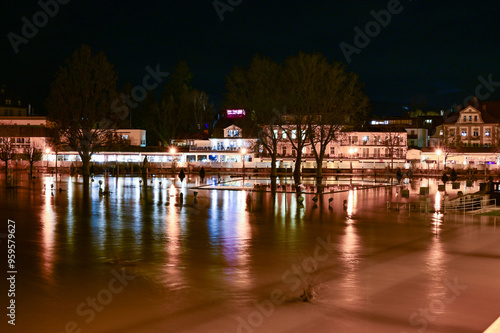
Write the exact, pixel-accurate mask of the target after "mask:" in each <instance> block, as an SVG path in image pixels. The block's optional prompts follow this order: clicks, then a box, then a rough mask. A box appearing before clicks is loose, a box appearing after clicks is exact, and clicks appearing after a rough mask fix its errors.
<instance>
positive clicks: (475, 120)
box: [463, 116, 477, 122]
mask: <svg viewBox="0 0 500 333" xmlns="http://www.w3.org/2000/svg"><path fill="white" fill-rule="evenodd" d="M463 121H464V122H467V116H464V118H463ZM469 122H472V116H469ZM474 122H477V116H474Z"/></svg>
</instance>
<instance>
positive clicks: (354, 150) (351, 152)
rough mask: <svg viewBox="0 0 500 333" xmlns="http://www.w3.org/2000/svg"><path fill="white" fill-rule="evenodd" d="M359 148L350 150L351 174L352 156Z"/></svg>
mask: <svg viewBox="0 0 500 333" xmlns="http://www.w3.org/2000/svg"><path fill="white" fill-rule="evenodd" d="M357 152H358V148H349V155H350V162H351V172H352V154H354V153H357Z"/></svg>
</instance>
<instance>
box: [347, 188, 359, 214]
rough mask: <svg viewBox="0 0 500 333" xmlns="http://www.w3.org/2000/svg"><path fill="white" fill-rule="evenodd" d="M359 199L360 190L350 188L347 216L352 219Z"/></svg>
mask: <svg viewBox="0 0 500 333" xmlns="http://www.w3.org/2000/svg"><path fill="white" fill-rule="evenodd" d="M357 200H358V191H357V189H356V188H354V190H349V196H348V197H347V218H348V219H350V218H351V217H352V215H353V213H354V207H355V206H356V203H357Z"/></svg>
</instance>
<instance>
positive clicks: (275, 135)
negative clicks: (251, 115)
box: [273, 130, 278, 138]
mask: <svg viewBox="0 0 500 333" xmlns="http://www.w3.org/2000/svg"><path fill="white" fill-rule="evenodd" d="M273 134H274V137H275V138H277V137H278V130H273Z"/></svg>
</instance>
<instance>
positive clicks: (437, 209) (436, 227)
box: [431, 191, 444, 234]
mask: <svg viewBox="0 0 500 333" xmlns="http://www.w3.org/2000/svg"><path fill="white" fill-rule="evenodd" d="M443 218H444V215H443V214H442V213H441V192H439V191H437V192H436V197H435V201H434V214H432V223H431V224H432V226H433V233H435V234H438V233H439V231H440V229H441V225H442V224H443Z"/></svg>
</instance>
